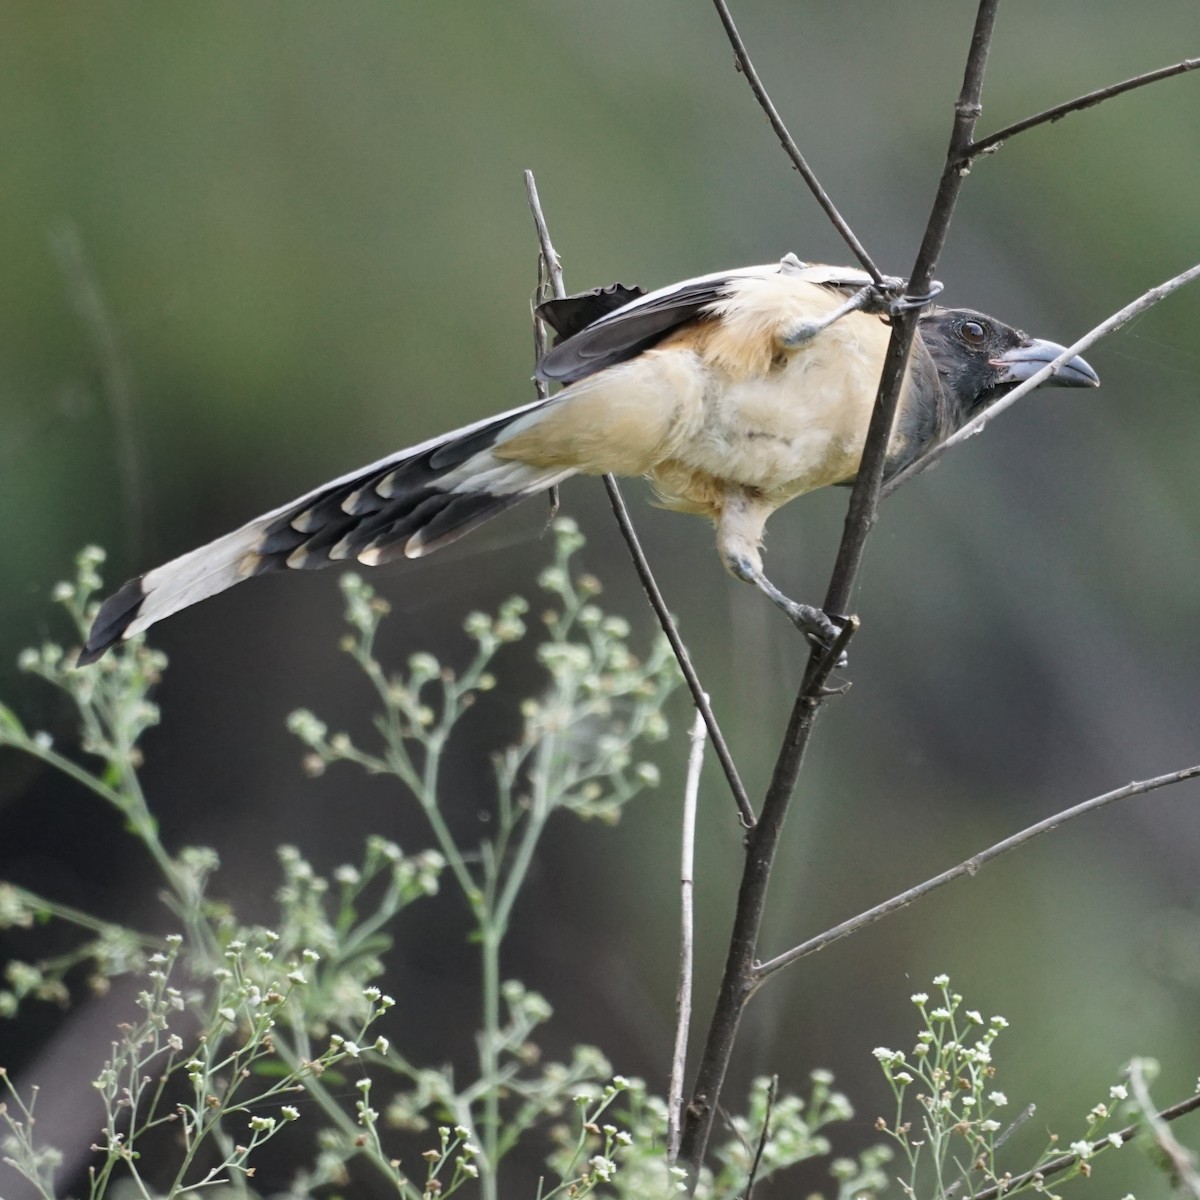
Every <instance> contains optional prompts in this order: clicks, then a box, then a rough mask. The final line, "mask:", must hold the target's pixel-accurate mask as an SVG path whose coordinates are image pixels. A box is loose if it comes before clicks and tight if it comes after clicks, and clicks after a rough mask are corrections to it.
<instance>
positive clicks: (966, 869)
mask: <svg viewBox="0 0 1200 1200" xmlns="http://www.w3.org/2000/svg"><path fill="white" fill-rule="evenodd" d="M1198 776H1200V764H1198V765H1196V766H1193V767H1184V768H1183V769H1182V770H1180V771H1172V772H1171V773H1170V774H1168V775H1157V776H1155V777H1154V778H1153V779H1142V780H1139V781H1137V782H1135V783H1127V784H1126V785H1125V786H1124V787H1119V788H1115V789H1114V790H1113V791H1111V792H1105V793H1104V794H1103V795H1102V796H1093V797H1092V798H1091V799H1090V800H1084V801H1082V802H1081V803H1079V804H1075V805H1072V807H1070V808H1065V809H1063V810H1062V812H1058V813H1055V814H1054V815H1053V816H1051V817H1046V818H1045V819H1044V820H1042V821H1037V822H1035V823H1034V824H1033V825H1030V826H1028V827H1027V828H1025V829H1022V830H1021V831H1020V832H1019V833H1014V834H1012V835H1011V836H1010V837H1006V838H1004V839H1003V840H1002V841H999V842H996V843H995V845H992V846H989V847H988V848H987V849H986V850H981V851H980V852H979V853H978V854H973V855H972V856H971V857H970V858H968V859H966V860H965V861H963V862H960V863H959V864H958V865H957V866H955V867H950V868H949V869H948V870H946V871H942V872H941V873H940V874H938V875H934V876H933V877H932V878H930V879H926V880H925V882H924V883H918V884H916V885H915V886H914V887H911V888H908V889H907V890H906V891H903V892H900V893H899V894H898V895H896V896H893V897H892V898H891V899H890V900H885V901H884V902H883V903H882V904H877V905H875V907H874V908H869V909H867V910H866V912H862V913H859V914H858V916H856V917H851V918H850V919H849V920H848V921H843V922H842V923H841V924H840V925H835V926H833V928H832V929H827V930H825V932H824V933H819V934H817V936H816V937H811V938H809V939H808V940H807V941H804V942H801V943H800V944H799V945H798V946H793V947H792V948H791V949H790V950H787V951H785V952H784V953H783V954H777V955H776V956H775V957H774V958H771V959H768V960H767V961H766V962H763V963H759V964H757V965H756V966H755V968H754V975H755V986H758V984H760V983H761V982H762V981H763V980H765V979H767V978H768V977H770V976H771V975H774V974H775V972H776V971H779V970H781V969H782V968H783V967H786V966H789V965H790V964H791V963H794V962H796V961H798V960H799V959H801V958H807V957H808V955H810V954H816V953H817V951H818V950H824V949H825V948H826V947H827V946H831V945H833V943H834V942H838V941H841V939H842V938H845V937H849V936H850V935H851V934H853V933H858V932H859V931H860V930H862V929H865V928H866V927H867V926H868V925H874V924H875V922H876V921H882V920H883V918H884V917H890V916H891V915H892V913H894V912H899V911H900V909H902V908H907V907H908V906H909V905H910V904H915V903H916V902H917V901H918V900H921V899H923V898H924V897H925V896H928V895H929V893H930V892H933V891H936V890H937V889H938V888H940V887H945V885H946V884H948V883H953V882H954V880H956V879H961V878H962V877H963V876H964V875H970V876H975V875H977V874H978V873H979V871H981V870H982V869H983V868H984V867H985V866H987V865H988V863H990V862H993V861H994V860H995V859H997V858H999V857H1000V856H1001V855H1002V854H1007V853H1008V852H1009V851H1010V850H1015V849H1016V848H1017V847H1018V846H1023V845H1025V843H1026V842H1031V841H1033V840H1034V838H1039V837H1041V836H1042V835H1043V834H1045V833H1050V832H1052V831H1053V830H1055V829H1059V828H1061V827H1062V826H1063V825H1065V824H1067V822H1069V821H1073V820H1075V819H1076V818H1077V817H1082V816H1085V815H1086V814H1087V813H1092V812H1096V811H1097V810H1099V809H1101V808H1107V807H1108V805H1110V804H1116V803H1117V802H1118V801H1119V800H1128V799H1129V798H1130V797H1132V796H1143V795H1145V794H1146V793H1147V792H1154V791H1157V790H1158V789H1159V788H1164V787H1170V786H1171V785H1172V784H1175V783H1182V782H1184V780H1187V779H1195V778H1197V777H1198Z"/></svg>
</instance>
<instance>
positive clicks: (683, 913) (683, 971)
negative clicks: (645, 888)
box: [667, 713, 705, 1166]
mask: <svg viewBox="0 0 1200 1200" xmlns="http://www.w3.org/2000/svg"><path fill="white" fill-rule="evenodd" d="M704 734H705V727H704V718H703V717H702V716H701V715H700V714H699V713H697V714H696V719H695V720H694V721H693V722H692V732H691V740H692V751H691V753H690V754H689V755H688V766H687V783H686V785H685V786H684V789H683V818H682V820H681V822H680V825H681V827H682V829H681V846H680V851H679V990H678V992H677V993H676V996H675V1052H674V1054H673V1055H672V1057H671V1082H670V1086H669V1088H668V1091H667V1164H668V1166H674V1165H675V1159H676V1158H677V1157H678V1156H679V1130H680V1115H681V1113H682V1111H683V1076H684V1072H685V1071H686V1070H687V1044H688V1032H689V1030H690V1029H691V1024H692V977H693V967H694V960H695V916H696V914H695V875H696V797H697V795H698V794H699V792H700V768H701V767H702V766H703V765H704Z"/></svg>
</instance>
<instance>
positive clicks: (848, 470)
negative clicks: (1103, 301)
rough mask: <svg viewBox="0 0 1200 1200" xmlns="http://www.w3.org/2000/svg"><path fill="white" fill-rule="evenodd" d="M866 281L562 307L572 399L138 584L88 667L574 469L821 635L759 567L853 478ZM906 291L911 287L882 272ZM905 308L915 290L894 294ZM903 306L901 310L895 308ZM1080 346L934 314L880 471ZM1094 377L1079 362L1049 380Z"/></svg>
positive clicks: (834, 628) (597, 298) (558, 376)
mask: <svg viewBox="0 0 1200 1200" xmlns="http://www.w3.org/2000/svg"><path fill="white" fill-rule="evenodd" d="M873 282H874V281H873V280H872V278H871V277H870V276H868V275H867V274H866V273H865V272H862V271H860V270H857V269H856V268H849V267H832V266H826V265H822V264H813V263H806V262H802V261H801V260H800V259H798V258H797V257H796V256H795V255H793V254H787V255H785V256H784V257H783V258H782V259H781V260H780V261H778V262H773V263H768V264H765V265H761V266H752V267H743V268H739V269H735V270H730V271H724V272H718V273H715V274H709V275H702V276H699V277H697V278H695V279H688V280H684V281H683V282H681V283H677V284H674V285H672V286H669V287H665V288H660V289H658V290H656V291H650V292H646V291H643V290H642V289H640V288H634V287H625V286H624V285H621V284H612V285H610V286H608V287H604V288H595V289H592V290H591V291H588V292H582V293H580V294H578V295H575V296H568V297H564V298H562V299H557V300H548V301H546V302H544V303H542V304H541V305H539V306H538V308H537V310H536V311H537V314H538V316H539V317H540V318H541V319H542V320H544V321H545V322H546V324H547V325H548V326H549V327H550V328H551V329H552V330H553V331H554V332H555V334H556V337H555V341H554V344H553V345H552V346H551V347H550V348H549V349H548V350H547V351H546V353H544V354H543V355H542V357H541V359H540V361H539V362H538V363H537V366H536V375H535V377H536V378H537V379H539V380H541V381H543V382H545V383H558V384H561V385H563V386H562V388H561V390H559V391H558V392H556V393H555V394H553V395H551V396H549V397H547V398H543V399H538V400H535V401H533V402H532V403H528V404H525V405H522V406H521V407H519V408H514V409H510V410H509V411H507V412H502V413H500V414H498V415H495V416H491V417H486V418H484V419H483V420H480V421H476V422H475V423H474V424H471V425H467V426H465V427H463V428H461V429H455V430H453V431H451V432H449V433H445V434H442V435H441V436H440V437H435V438H432V439H430V440H429V441H425V442H422V443H420V444H419V445H416V446H412V447H409V448H407V449H404V450H399V451H397V452H396V453H394V454H390V455H388V456H387V457H386V458H382V459H380V460H379V461H378V462H374V463H371V464H370V465H369V466H365V467H361V468H360V469H358V470H357V471H352V472H351V473H350V474H348V475H343V476H341V477H340V478H338V479H334V480H332V481H330V482H329V483H325V484H322V485H321V486H320V487H318V488H316V489H314V490H313V491H311V492H308V493H307V494H305V495H303V496H301V497H299V498H298V499H296V500H292V501H291V502H289V503H287V504H284V505H282V506H281V507H279V508H276V509H272V510H271V511H270V512H268V513H264V514H263V515H262V516H259V517H255V518H254V520H252V521H249V522H248V523H247V524H245V525H243V526H241V527H240V528H239V529H236V530H234V531H233V532H231V533H227V534H225V535H224V536H223V537H219V538H217V539H216V540H215V541H212V542H209V543H208V544H207V545H204V546H201V547H199V548H198V549H195V550H191V551H189V552H188V553H186V554H183V555H181V556H180V557H178V558H175V559H172V560H171V561H170V562H168V563H165V564H163V565H162V566H158V567H155V568H154V569H153V570H150V571H147V572H146V573H145V574H143V575H139V576H137V577H136V578H134V579H131V580H129V582H127V583H126V584H125V585H124V586H123V587H121V588H120V590H118V591H117V592H115V593H114V594H113V595H112V596H110V597H108V599H106V600H105V601H104V602H103V603H102V604H101V606H100V608H99V610H98V612H97V615H96V617H95V620H94V622H93V624H92V626H91V629H90V631H89V634H88V636H87V639H86V641H85V643H84V646H83V649H82V651H81V652H80V654H79V656H78V660H77V661H78V662H79V664H81V665H86V664H89V663H92V662H95V661H96V660H97V659H99V658H100V657H101V656H102V655H103V654H104V653H105V652H106V651H107V650H108V649H109V648H110V647H112V646H114V645H116V644H117V643H119V642H122V641H124V640H126V639H128V638H130V637H133V636H135V635H137V634H140V633H142V632H143V631H145V630H146V629H148V628H149V627H150V626H151V625H154V624H155V623H156V622H158V621H161V620H162V619H163V618H164V617H168V616H170V615H171V614H172V613H175V612H178V611H179V610H180V609H183V608H187V607H188V606H189V605H192V604H195V603H197V602H198V601H201V600H204V599H207V598H208V597H210V596H214V595H216V594H218V593H219V592H223V591H225V590H226V589H227V588H229V587H232V586H233V585H234V584H236V583H240V582H242V580H244V579H248V578H250V577H251V576H254V575H261V574H264V573H266V572H270V571H278V570H286V569H300V570H306V569H310V568H315V567H324V566H328V565H331V564H336V563H339V562H344V561H347V560H355V559H356V560H357V561H358V562H359V563H362V564H364V565H366V566H378V565H380V564H383V563H388V562H392V561H394V560H397V559H414V558H422V557H424V556H425V555H427V554H431V553H433V552H434V551H435V550H438V549H440V548H441V547H443V546H446V545H449V544H450V543H451V542H454V541H456V540H457V539H458V538H460V537H462V536H464V535H465V534H467V533H469V532H471V531H472V530H473V529H475V528H477V527H478V526H480V525H482V524H483V523H484V522H485V521H489V520H491V519H492V518H493V517H495V516H497V515H498V514H500V513H501V512H504V511H505V510H506V509H508V508H511V507H512V506H513V505H514V504H517V503H519V502H520V501H521V500H524V499H526V498H528V497H530V496H533V495H535V494H537V493H540V492H545V491H547V490H548V489H550V488H553V487H555V486H556V485H558V484H560V483H562V482H563V481H564V480H565V479H567V478H569V477H570V476H573V475H606V474H612V475H618V476H645V477H647V478H648V479H649V481H650V483H651V485H652V487H653V489H654V492H655V493H656V496H657V499H658V501H659V503H661V504H662V505H664V506H665V507H667V508H668V509H674V510H677V511H679V512H684V513H695V514H699V515H702V516H705V517H708V518H709V519H710V520H711V521H712V522H713V524H714V526H715V530H716V543H717V551H718V554H719V557H720V559H721V561H722V562H723V564H724V565H725V567H726V569H727V570H728V571H729V572H730V573H731V574H732V575H734V576H735V577H736V578H738V579H740V580H742V581H744V582H747V583H750V584H753V585H754V586H755V587H757V588H758V589H759V590H760V591H761V592H763V593H764V594H765V595H766V596H767V597H768V598H769V599H770V600H771V601H772V602H773V603H775V604H776V605H777V606H778V607H779V608H781V609H782V610H783V611H784V613H785V614H786V615H787V616H788V618H789V619H790V620H791V621H792V622H793V624H794V625H795V626H796V627H797V628H799V629H800V630H801V631H802V632H804V633H805V634H806V635H807V636H809V637H810V638H811V639H813V640H814V641H817V642H818V643H821V644H826V645H828V644H830V643H831V642H832V641H833V640H834V639H835V638H836V637H837V634H838V631H839V628H840V626H839V625H838V623H837V622H835V621H834V620H833V619H832V618H831V617H829V616H828V615H826V614H825V613H823V612H821V611H820V609H818V608H816V607H814V606H812V605H808V604H802V603H800V602H798V601H795V600H793V599H791V598H789V597H788V596H786V595H784V593H783V592H781V591H780V590H779V588H777V587H776V586H775V584H773V583H772V582H771V581H770V580H769V579H768V577H767V576H766V574H765V573H764V568H763V560H762V553H761V547H762V540H763V534H764V529H765V525H766V522H767V519H768V518H769V517H770V516H771V514H772V513H773V512H774V511H775V510H776V509H778V508H780V507H781V506H782V505H784V504H786V503H787V502H788V501H790V500H793V499H795V498H796V497H797V496H800V495H802V494H804V493H806V492H811V491H813V490H815V489H817V488H822V487H826V486H829V485H835V484H851V483H853V481H854V477H855V473H856V472H857V470H858V467H859V462H860V459H861V456H862V450H863V444H864V441H865V439H866V433H867V427H868V424H869V422H870V418H871V412H872V409H873V406H874V401H875V395H876V390H877V386H878V381H879V377H880V373H881V370H882V366H883V359H884V353H885V349H886V346H887V344H888V340H889V336H890V329H889V322H890V317H889V314H888V311H886V307H887V306H886V304H884V305H883V306H882V311H881V302H880V299H879V297H880V294H881V293H880V292H879V290H877V289H876V288H875V287H873ZM885 287H890V288H891V289H892V294H893V295H895V294H896V293H898V292H899V291H901V290H902V281H900V280H892V279H888V280H885ZM898 302H899V303H903V301H898ZM898 302H897V301H893V303H898ZM1063 353H1065V351H1064V349H1063V347H1062V346H1059V345H1057V344H1056V343H1054V342H1049V341H1043V340H1041V339H1038V338H1031V337H1029V336H1027V335H1026V334H1025V333H1023V332H1022V331H1020V330H1019V329H1015V328H1014V327H1012V326H1011V325H1007V324H1005V323H1004V322H1002V321H999V320H997V319H996V318H994V317H990V316H987V315H986V314H984V313H981V312H977V311H975V310H974V309H970V308H943V307H939V306H932V305H930V306H928V307H926V308H925V309H924V311H923V312H922V313H921V316H920V318H919V323H918V329H917V334H916V336H915V338H914V342H913V348H912V352H911V355H910V358H909V362H908V366H907V369H906V374H905V376H904V379H903V382H902V386H901V392H900V398H899V406H898V409H897V415H896V419H895V423H894V426H893V429H892V432H891V437H890V440H889V442H888V446H887V454H886V460H885V466H884V475H885V479H886V478H890V477H892V476H894V475H896V474H897V473H898V472H899V471H901V470H903V469H904V468H905V467H907V466H909V465H910V464H912V463H915V462H917V461H918V460H919V459H920V458H921V457H922V455H923V454H925V453H926V452H927V451H928V450H929V449H930V448H931V447H933V446H935V445H937V444H938V443H940V442H942V441H944V440H945V439H946V438H947V437H949V436H950V435H951V434H952V433H954V432H955V430H957V429H959V428H961V427H962V426H963V425H964V424H965V423H966V422H967V421H969V420H970V419H971V418H972V417H974V416H975V415H976V414H977V413H979V412H981V411H982V410H984V409H986V408H987V407H988V406H989V405H991V404H992V403H994V402H995V401H996V400H997V399H998V398H999V397H1001V396H1003V395H1004V394H1005V393H1007V392H1009V391H1011V390H1012V388H1013V387H1015V386H1016V385H1017V384H1019V383H1020V382H1022V381H1023V380H1025V379H1028V378H1029V377H1030V376H1031V375H1032V374H1034V372H1035V371H1037V370H1038V369H1039V368H1041V367H1043V366H1045V365H1046V364H1048V363H1050V362H1051V361H1052V360H1053V359H1055V358H1057V357H1059V356H1060V355H1062V354H1063ZM1048 382H1051V383H1054V384H1059V385H1064V386H1069V387H1095V386H1097V385H1098V384H1099V382H1100V380H1099V377H1098V376H1097V374H1096V372H1095V371H1094V370H1093V369H1092V368H1091V367H1090V366H1089V365H1088V364H1087V363H1086V362H1085V361H1084V360H1083V359H1082V358H1079V357H1074V358H1070V359H1069V360H1068V361H1066V362H1065V363H1064V364H1062V365H1061V366H1060V367H1059V369H1058V371H1057V373H1056V374H1055V375H1053V376H1052V377H1051V379H1050V380H1049V381H1048Z"/></svg>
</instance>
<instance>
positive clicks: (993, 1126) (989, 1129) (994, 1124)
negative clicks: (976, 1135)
mask: <svg viewBox="0 0 1200 1200" xmlns="http://www.w3.org/2000/svg"><path fill="white" fill-rule="evenodd" d="M979 1128H980V1129H981V1130H982V1131H983V1132H984V1133H995V1132H996V1130H997V1129H999V1128H1000V1122H999V1121H980V1122H979Z"/></svg>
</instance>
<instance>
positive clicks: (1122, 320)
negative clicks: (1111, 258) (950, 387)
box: [880, 263, 1200, 499]
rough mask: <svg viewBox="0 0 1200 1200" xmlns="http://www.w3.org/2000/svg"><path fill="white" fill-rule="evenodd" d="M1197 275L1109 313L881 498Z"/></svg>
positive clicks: (1193, 271)
mask: <svg viewBox="0 0 1200 1200" xmlns="http://www.w3.org/2000/svg"><path fill="white" fill-rule="evenodd" d="M1197 278H1200V263H1197V264H1196V265H1195V266H1194V267H1189V268H1188V269H1187V270H1186V271H1182V272H1180V273H1179V274H1178V275H1176V276H1174V278H1172V279H1168V280H1167V281H1166V282H1165V283H1160V284H1159V285H1158V286H1157V287H1152V288H1151V289H1150V290H1149V291H1148V292H1143V293H1142V294H1141V295H1140V296H1139V297H1138V298H1137V299H1136V300H1132V301H1130V303H1128V304H1127V305H1125V307H1124V308H1122V309H1121V310H1120V311H1118V312H1115V313H1113V315H1112V316H1111V317H1107V318H1106V319H1105V320H1103V321H1101V322H1100V324H1099V325H1097V326H1096V327H1095V328H1094V329H1090V330H1089V331H1088V332H1087V333H1085V334H1084V335H1083V337H1081V338H1080V339H1079V340H1078V341H1077V342H1075V343H1074V344H1072V345H1071V346H1069V347H1068V348H1067V349H1066V350H1064V351H1063V352H1062V354H1060V355H1059V356H1058V357H1057V358H1056V359H1055V360H1054V361H1053V362H1050V363H1047V364H1046V365H1045V366H1044V367H1042V368H1041V369H1040V370H1039V371H1037V372H1036V373H1035V374H1033V375H1031V376H1030V377H1029V378H1028V379H1026V380H1025V381H1024V382H1023V383H1020V384H1018V385H1017V386H1016V387H1015V388H1013V390H1012V391H1011V392H1009V393H1008V395H1007V396H1003V397H1001V398H1000V399H999V400H997V401H996V403H995V404H993V405H991V406H990V407H989V408H987V409H985V410H984V411H983V412H981V413H980V414H979V415H978V416H977V417H975V418H974V420H971V421H968V422H967V423H966V424H965V425H964V426H963V427H962V428H961V429H960V430H958V432H957V433H955V434H953V435H952V436H951V437H948V438H947V439H946V440H945V441H944V442H942V443H941V444H940V445H938V446H934V447H933V448H932V449H930V450H928V451H926V452H925V454H924V455H923V456H922V457H921V458H920V459H918V460H917V461H916V462H915V463H913V464H912V466H910V467H906V468H905V469H904V470H903V471H901V472H900V473H899V474H898V475H895V476H893V477H892V478H891V479H889V480H888V482H887V483H886V484H885V485H884V486H883V488H882V490H881V492H880V499H883V498H884V497H886V496H890V495H891V494H892V492H894V491H895V490H896V489H897V488H898V487H899V486H900V485H901V484H902V483H906V482H907V481H908V480H910V479H912V478H913V476H914V475H920V474H921V472H922V471H925V470H928V468H929V467H931V466H933V464H934V463H935V462H937V460H938V459H939V458H941V457H942V455H943V454H945V453H946V451H947V450H949V449H950V448H951V447H952V446H958V445H960V444H961V443H962V442H965V441H966V440H967V439H968V438H972V437H974V436H975V435H976V434H977V433H981V432H982V431H983V427H984V426H985V425H987V424H988V422H989V421H992V420H994V419H995V418H996V417H998V416H999V415H1000V414H1001V413H1002V412H1004V410H1005V409H1007V408H1010V407H1012V405H1014V404H1016V402H1017V401H1018V400H1020V399H1021V398H1022V397H1023V396H1025V395H1027V394H1028V393H1029V392H1031V391H1033V389H1034V388H1036V387H1039V386H1041V384H1043V383H1045V382H1046V380H1047V379H1049V378H1050V376H1051V375H1053V374H1054V373H1055V371H1057V370H1058V368H1059V367H1061V366H1062V365H1063V364H1064V363H1065V362H1067V360H1068V359H1071V358H1074V357H1075V355H1077V354H1082V353H1083V352H1084V351H1085V350H1086V349H1087V348H1088V347H1089V346H1091V345H1093V344H1094V343H1096V342H1098V341H1099V340H1100V339H1101V338H1102V337H1107V336H1108V334H1110V333H1113V332H1115V331H1116V330H1118V329H1120V328H1121V326H1122V325H1124V324H1126V323H1127V322H1128V321H1131V320H1133V318H1134V317H1136V316H1138V315H1139V314H1141V313H1144V312H1145V311H1146V310H1147V309H1148V308H1152V307H1153V306H1154V305H1155V304H1157V303H1158V302H1159V301H1160V300H1165V299H1166V298H1167V297H1168V296H1169V295H1170V294H1171V293H1172V292H1174V291H1177V290H1178V289H1179V288H1181V287H1183V286H1184V284H1187V283H1191V282H1192V281H1193V280H1194V279H1197Z"/></svg>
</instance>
